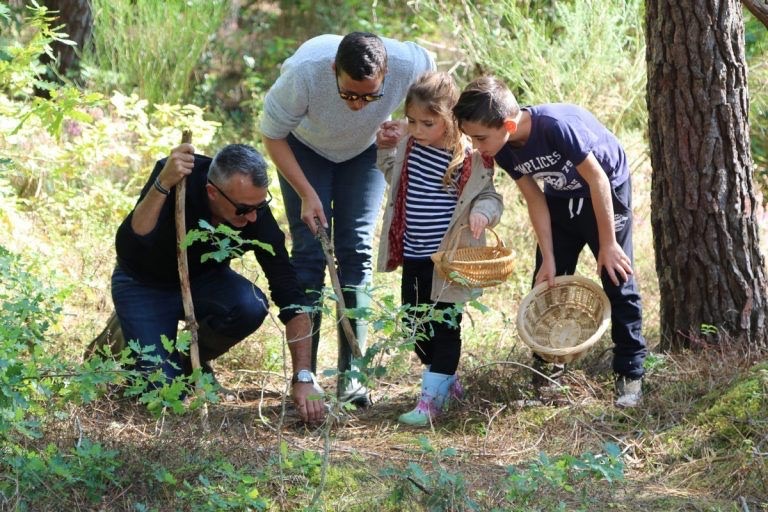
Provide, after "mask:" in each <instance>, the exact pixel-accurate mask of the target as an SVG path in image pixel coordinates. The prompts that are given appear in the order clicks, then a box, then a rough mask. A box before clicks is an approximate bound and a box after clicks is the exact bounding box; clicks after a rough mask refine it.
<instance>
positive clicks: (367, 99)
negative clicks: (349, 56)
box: [336, 75, 384, 103]
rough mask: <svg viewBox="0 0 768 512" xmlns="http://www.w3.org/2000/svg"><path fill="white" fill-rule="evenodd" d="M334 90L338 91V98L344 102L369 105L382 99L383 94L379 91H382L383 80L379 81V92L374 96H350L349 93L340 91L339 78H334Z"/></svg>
mask: <svg viewBox="0 0 768 512" xmlns="http://www.w3.org/2000/svg"><path fill="white" fill-rule="evenodd" d="M336 90H337V91H339V98H341V99H343V100H344V101H358V100H360V101H363V102H365V103H371V102H374V101H379V100H380V99H381V98H383V97H384V94H382V92H381V91H383V90H384V79H382V80H381V87H380V88H379V92H378V93H376V94H352V93H351V92H346V91H342V90H341V87H340V86H339V77H338V75H337V76H336Z"/></svg>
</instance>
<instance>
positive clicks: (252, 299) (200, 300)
mask: <svg viewBox="0 0 768 512" xmlns="http://www.w3.org/2000/svg"><path fill="white" fill-rule="evenodd" d="M190 284H191V289H192V302H193V303H194V308H195V319H196V320H197V321H198V323H199V324H200V331H199V332H200V339H199V348H200V361H201V362H204V361H209V360H211V359H214V358H216V357H218V356H220V355H221V354H223V353H224V352H226V351H227V350H229V349H230V348H231V347H232V346H234V345H235V344H237V343H238V342H240V341H241V340H243V338H245V337H247V336H248V335H250V334H251V333H253V332H254V331H255V330H256V329H258V328H259V326H260V325H261V324H262V322H263V321H264V319H265V318H266V316H267V311H268V308H269V304H268V302H267V298H266V297H265V296H264V293H263V292H262V291H261V290H259V289H258V288H257V287H255V286H254V285H253V283H251V282H250V281H249V280H247V279H246V278H244V277H243V276H241V275H240V274H238V273H236V272H235V271H233V270H231V269H230V268H227V267H225V268H221V269H217V270H215V271H213V272H209V273H207V274H205V275H203V276H198V277H195V278H194V279H191V283H190ZM112 300H113V301H114V303H115V312H116V313H117V316H118V317H119V319H120V325H121V327H122V329H123V335H124V337H125V340H126V342H129V341H131V340H138V342H139V344H140V345H141V346H142V347H143V348H146V347H154V351H153V352H151V354H152V355H158V356H160V357H161V358H162V363H161V365H160V367H161V368H162V370H163V373H164V374H165V376H166V377H167V378H168V379H169V380H170V379H172V378H174V377H176V376H178V375H181V374H182V373H183V368H184V366H185V365H183V364H182V359H181V357H180V355H179V353H178V352H173V353H172V354H169V353H168V352H167V351H166V350H165V349H164V348H163V345H162V343H161V338H160V337H161V335H163V334H164V335H165V336H167V337H168V339H171V340H175V339H176V330H177V327H178V322H179V320H183V319H184V305H183V302H182V298H181V289H180V288H179V287H155V286H148V285H146V284H143V283H141V282H139V281H138V280H136V279H134V278H133V277H131V276H130V275H129V274H127V273H126V272H125V271H123V270H122V269H121V268H120V266H119V265H118V266H116V267H115V270H114V272H113V274H112ZM204 333H205V334H204ZM154 367H155V365H154V363H150V362H148V361H144V360H142V359H141V358H138V359H137V361H136V365H135V369H137V370H140V371H151V370H152V369H153V368H154Z"/></svg>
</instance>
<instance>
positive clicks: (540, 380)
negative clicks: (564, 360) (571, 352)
mask: <svg viewBox="0 0 768 512" xmlns="http://www.w3.org/2000/svg"><path fill="white" fill-rule="evenodd" d="M531 367H532V368H533V369H534V372H533V377H531V384H533V387H534V388H536V389H539V390H542V391H546V390H552V391H554V390H556V389H557V388H558V387H559V384H560V380H561V378H562V376H563V374H565V365H564V364H557V363H548V362H546V361H544V360H543V359H541V358H538V357H534V358H533V364H532V365H531ZM553 381H554V382H553Z"/></svg>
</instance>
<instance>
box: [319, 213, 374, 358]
mask: <svg viewBox="0 0 768 512" xmlns="http://www.w3.org/2000/svg"><path fill="white" fill-rule="evenodd" d="M315 223H316V226H317V235H316V236H317V238H319V239H320V245H322V246H323V253H324V254H325V262H326V263H327V264H328V273H329V274H330V276H331V284H332V285H333V291H334V292H336V300H338V311H339V313H340V315H339V316H341V319H340V320H341V327H342V329H344V334H346V335H347V343H348V344H349V348H350V350H351V351H352V355H353V356H354V357H355V358H359V357H363V354H362V352H360V346H359V345H358V344H357V336H355V331H353V330H352V324H351V323H350V322H349V318H348V317H347V306H346V304H345V303H344V294H343V293H342V290H341V283H340V282H339V274H338V272H336V262H335V261H334V259H333V246H332V245H331V241H330V240H329V239H328V233H326V232H325V229H323V226H321V225H320V220H319V219H317V218H315Z"/></svg>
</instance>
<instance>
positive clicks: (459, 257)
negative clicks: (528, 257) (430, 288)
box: [431, 226, 514, 288]
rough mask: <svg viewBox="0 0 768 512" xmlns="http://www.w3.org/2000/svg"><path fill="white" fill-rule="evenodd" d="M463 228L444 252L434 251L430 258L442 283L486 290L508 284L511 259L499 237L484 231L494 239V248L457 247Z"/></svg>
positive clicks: (507, 249) (457, 231)
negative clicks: (444, 280)
mask: <svg viewBox="0 0 768 512" xmlns="http://www.w3.org/2000/svg"><path fill="white" fill-rule="evenodd" d="M464 229H469V226H463V227H462V228H460V229H457V230H455V232H454V234H453V235H452V238H451V240H449V241H448V244H447V248H446V250H445V251H437V252H436V253H434V254H433V255H432V256H431V258H432V261H433V262H434V263H435V269H437V271H438V273H439V274H440V275H441V276H442V277H443V278H445V279H448V280H450V281H453V282H455V283H457V284H460V285H462V286H469V287H471V288H485V287H488V286H495V285H497V284H501V283H503V282H504V281H506V280H507V278H508V277H509V275H510V274H511V273H512V270H513V269H514V264H513V263H514V255H513V254H512V250H511V249H509V248H507V247H506V246H505V245H504V242H502V240H501V238H499V235H498V234H497V233H496V232H495V231H494V230H493V229H491V228H486V229H487V230H488V231H490V232H491V233H493V235H494V236H495V237H496V245H495V246H477V247H458V242H459V239H460V236H459V235H460V232H461V231H462V230H464Z"/></svg>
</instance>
